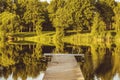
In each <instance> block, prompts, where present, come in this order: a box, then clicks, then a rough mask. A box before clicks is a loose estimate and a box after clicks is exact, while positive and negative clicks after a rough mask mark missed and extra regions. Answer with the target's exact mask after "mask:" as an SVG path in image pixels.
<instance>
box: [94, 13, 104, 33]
mask: <svg viewBox="0 0 120 80" xmlns="http://www.w3.org/2000/svg"><path fill="white" fill-rule="evenodd" d="M93 23H94V24H93V26H92V34H93V35H96V34H98V35H100V34H101V35H102V34H104V31H105V28H106V24H105V22H104V21H103V19H102V18H101V17H100V14H99V13H98V12H96V14H95V16H94V20H93Z"/></svg>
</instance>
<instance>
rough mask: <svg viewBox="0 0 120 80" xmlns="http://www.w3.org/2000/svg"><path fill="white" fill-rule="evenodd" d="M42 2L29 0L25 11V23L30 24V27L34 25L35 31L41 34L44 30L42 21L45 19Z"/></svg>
mask: <svg viewBox="0 0 120 80" xmlns="http://www.w3.org/2000/svg"><path fill="white" fill-rule="evenodd" d="M41 6H42V4H41V2H38V1H28V3H27V4H26V11H25V13H24V17H23V18H24V20H25V23H26V24H28V25H29V26H28V28H29V29H30V28H31V27H33V31H36V33H37V34H40V32H41V30H42V23H43V22H44V21H45V19H44V18H45V17H44V11H43V9H42V7H41Z"/></svg>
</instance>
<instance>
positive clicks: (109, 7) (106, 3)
mask: <svg viewBox="0 0 120 80" xmlns="http://www.w3.org/2000/svg"><path fill="white" fill-rule="evenodd" d="M114 7H115V1H114V0H98V2H97V3H96V8H97V11H98V12H99V13H100V15H101V17H102V18H103V20H104V22H105V23H106V30H112V29H113V28H112V22H113V19H112V17H113V16H114V12H113V8H114Z"/></svg>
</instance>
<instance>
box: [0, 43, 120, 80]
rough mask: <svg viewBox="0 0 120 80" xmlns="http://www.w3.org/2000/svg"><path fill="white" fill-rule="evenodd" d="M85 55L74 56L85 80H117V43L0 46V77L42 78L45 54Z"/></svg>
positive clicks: (3, 79)
mask: <svg viewBox="0 0 120 80" xmlns="http://www.w3.org/2000/svg"><path fill="white" fill-rule="evenodd" d="M53 52H54V53H59V52H60V53H66V52H67V53H72V54H74V53H75V54H76V53H77V54H84V55H85V57H83V58H81V57H76V60H77V61H78V64H79V65H80V68H81V70H82V73H83V75H84V78H85V80H120V46H119V45H118V44H114V43H111V44H110V46H106V45H104V44H102V43H101V44H99V45H72V44H62V45H60V46H58V45H53V46H47V45H42V44H37V43H36V44H21V43H20V44H8V43H1V45H0V80H42V79H41V77H42V76H43V75H44V74H43V72H44V71H45V70H46V68H47V62H48V58H46V57H44V56H43V54H44V53H53Z"/></svg>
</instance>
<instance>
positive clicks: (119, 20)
mask: <svg viewBox="0 0 120 80" xmlns="http://www.w3.org/2000/svg"><path fill="white" fill-rule="evenodd" d="M114 12H115V16H114V17H113V20H114V23H113V27H114V28H115V30H116V31H117V32H119V31H120V3H118V4H117V6H116V7H115V8H114Z"/></svg>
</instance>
